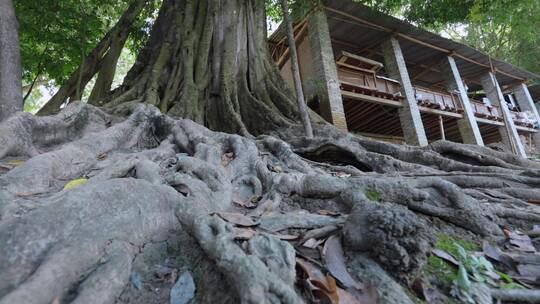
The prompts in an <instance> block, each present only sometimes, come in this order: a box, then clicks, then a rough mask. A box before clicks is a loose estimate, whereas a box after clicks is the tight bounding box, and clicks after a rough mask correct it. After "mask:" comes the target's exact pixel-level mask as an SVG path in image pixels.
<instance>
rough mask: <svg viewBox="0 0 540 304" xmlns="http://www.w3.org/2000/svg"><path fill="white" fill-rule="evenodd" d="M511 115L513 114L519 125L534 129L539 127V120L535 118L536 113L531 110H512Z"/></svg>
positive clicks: (513, 118)
mask: <svg viewBox="0 0 540 304" xmlns="http://www.w3.org/2000/svg"><path fill="white" fill-rule="evenodd" d="M510 115H512V120H513V121H514V123H515V124H516V125H518V126H523V127H527V128H533V129H534V128H537V127H538V121H537V120H536V118H534V115H533V114H532V113H530V112H516V111H510Z"/></svg>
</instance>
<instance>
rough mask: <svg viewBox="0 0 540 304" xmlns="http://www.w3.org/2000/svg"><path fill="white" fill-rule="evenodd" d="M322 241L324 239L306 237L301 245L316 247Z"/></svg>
mask: <svg viewBox="0 0 540 304" xmlns="http://www.w3.org/2000/svg"><path fill="white" fill-rule="evenodd" d="M323 242H324V239H323V240H317V239H313V238H312V239H308V240H307V241H305V242H304V243H303V244H302V246H304V247H307V248H311V249H313V248H317V247H318V246H319V245H320V244H322V243H323Z"/></svg>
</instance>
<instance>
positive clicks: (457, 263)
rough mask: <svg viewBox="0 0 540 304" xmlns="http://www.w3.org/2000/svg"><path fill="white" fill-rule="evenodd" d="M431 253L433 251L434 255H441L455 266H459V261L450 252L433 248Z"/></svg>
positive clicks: (440, 256)
mask: <svg viewBox="0 0 540 304" xmlns="http://www.w3.org/2000/svg"><path fill="white" fill-rule="evenodd" d="M431 253H433V255H434V256H436V257H439V258H441V259H443V260H445V261H447V262H449V263H450V264H453V265H454V266H459V262H458V261H457V260H456V259H455V258H454V257H453V256H452V255H450V254H449V253H448V252H446V251H443V250H440V249H432V250H431Z"/></svg>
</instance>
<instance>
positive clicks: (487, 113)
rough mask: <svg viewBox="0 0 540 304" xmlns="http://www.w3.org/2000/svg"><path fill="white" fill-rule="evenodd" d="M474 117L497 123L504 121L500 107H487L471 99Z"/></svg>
mask: <svg viewBox="0 0 540 304" xmlns="http://www.w3.org/2000/svg"><path fill="white" fill-rule="evenodd" d="M470 101H471V106H472V110H473V112H474V116H476V117H480V118H486V119H491V120H496V121H502V120H503V117H502V114H501V111H500V109H499V107H498V106H495V105H489V106H488V105H486V104H484V103H483V102H481V101H479V100H474V99H470Z"/></svg>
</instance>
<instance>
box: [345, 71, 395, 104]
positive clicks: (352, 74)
mask: <svg viewBox="0 0 540 304" xmlns="http://www.w3.org/2000/svg"><path fill="white" fill-rule="evenodd" d="M336 65H337V68H338V78H339V82H340V85H341V89H343V90H345V91H350V92H354V93H360V94H365V95H372V96H375V97H379V98H385V99H391V100H400V99H401V98H402V97H401V92H400V89H401V86H400V84H399V82H398V81H397V80H394V79H390V78H386V77H382V76H378V75H377V74H376V72H375V71H372V70H368V69H364V68H360V67H356V66H351V65H348V64H346V63H342V62H336Z"/></svg>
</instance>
